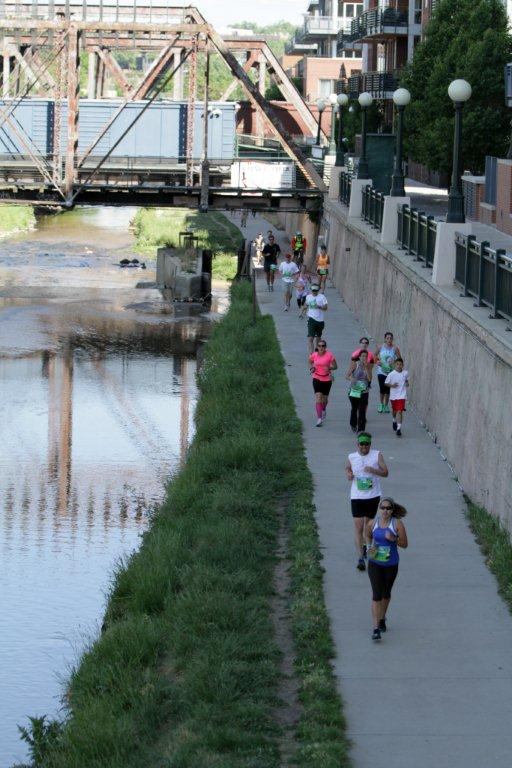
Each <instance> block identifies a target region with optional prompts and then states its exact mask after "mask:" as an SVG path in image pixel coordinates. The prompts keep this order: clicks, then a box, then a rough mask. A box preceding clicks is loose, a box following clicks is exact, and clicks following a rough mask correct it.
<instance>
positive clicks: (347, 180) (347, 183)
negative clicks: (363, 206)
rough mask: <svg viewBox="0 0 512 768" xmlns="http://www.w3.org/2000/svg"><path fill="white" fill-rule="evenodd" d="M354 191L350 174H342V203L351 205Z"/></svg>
mask: <svg viewBox="0 0 512 768" xmlns="http://www.w3.org/2000/svg"><path fill="white" fill-rule="evenodd" d="M351 190H352V176H351V175H350V173H345V172H343V173H340V203H343V204H344V205H350V192H351Z"/></svg>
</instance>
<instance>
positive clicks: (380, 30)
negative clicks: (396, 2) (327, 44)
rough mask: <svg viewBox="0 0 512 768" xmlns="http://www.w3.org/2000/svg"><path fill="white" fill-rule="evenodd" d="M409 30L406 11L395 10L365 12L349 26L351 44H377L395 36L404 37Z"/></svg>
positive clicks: (385, 9)
mask: <svg viewBox="0 0 512 768" xmlns="http://www.w3.org/2000/svg"><path fill="white" fill-rule="evenodd" d="M408 28H409V19H408V15H407V11H401V10H399V9H396V8H384V10H373V11H365V12H364V13H362V14H361V15H360V16H358V17H357V19H354V20H353V22H352V24H351V25H350V38H351V40H352V41H353V42H355V41H357V42H366V43H368V42H372V41H374V42H379V41H384V40H386V39H387V38H390V37H396V36H397V35H406V34H407V32H408Z"/></svg>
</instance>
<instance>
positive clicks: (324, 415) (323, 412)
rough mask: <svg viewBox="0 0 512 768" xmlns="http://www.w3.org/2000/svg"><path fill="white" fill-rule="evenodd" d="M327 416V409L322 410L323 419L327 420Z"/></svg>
mask: <svg viewBox="0 0 512 768" xmlns="http://www.w3.org/2000/svg"><path fill="white" fill-rule="evenodd" d="M326 418H327V411H322V421H325V420H326Z"/></svg>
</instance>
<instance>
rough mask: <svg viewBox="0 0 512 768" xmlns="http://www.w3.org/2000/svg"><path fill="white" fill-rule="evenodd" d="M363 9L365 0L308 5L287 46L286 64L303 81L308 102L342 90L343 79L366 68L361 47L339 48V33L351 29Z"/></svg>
mask: <svg viewBox="0 0 512 768" xmlns="http://www.w3.org/2000/svg"><path fill="white" fill-rule="evenodd" d="M362 12H363V3H362V2H346V0H311V1H310V2H309V3H308V4H307V6H306V13H305V14H304V22H303V25H302V26H301V27H300V28H299V29H298V30H297V32H296V33H295V36H294V38H293V39H292V40H291V42H290V43H288V45H287V46H286V53H285V56H284V58H283V64H284V66H285V67H287V66H288V70H289V72H290V74H291V75H293V76H296V77H299V78H300V80H301V81H302V93H303V95H304V98H305V99H306V101H316V100H317V99H318V98H327V97H328V96H329V94H331V93H333V92H336V90H339V83H340V81H344V80H346V79H347V78H349V77H350V76H351V75H352V74H354V73H356V72H360V71H361V68H362V58H361V56H362V52H361V46H360V45H359V46H358V45H353V46H349V45H347V46H346V47H344V48H343V50H341V51H340V50H339V48H338V33H339V32H340V31H343V30H350V27H351V23H352V21H353V20H355V19H357V17H358V15H359V14H360V13H362Z"/></svg>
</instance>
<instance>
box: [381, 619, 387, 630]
mask: <svg viewBox="0 0 512 768" xmlns="http://www.w3.org/2000/svg"><path fill="white" fill-rule="evenodd" d="M386 629H387V627H386V619H381V620H380V621H379V630H380V631H381V632H385V631H386Z"/></svg>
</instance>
